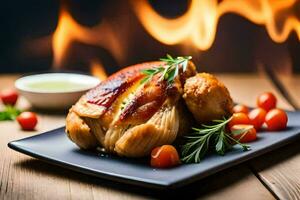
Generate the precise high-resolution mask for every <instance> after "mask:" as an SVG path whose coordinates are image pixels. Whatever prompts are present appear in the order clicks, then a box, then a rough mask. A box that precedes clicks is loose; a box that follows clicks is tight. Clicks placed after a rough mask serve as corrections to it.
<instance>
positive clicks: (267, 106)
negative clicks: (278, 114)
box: [256, 92, 277, 112]
mask: <svg viewBox="0 0 300 200" xmlns="http://www.w3.org/2000/svg"><path fill="white" fill-rule="evenodd" d="M256 103H257V106H258V107H260V108H263V109H264V110H265V111H267V112H268V111H269V110H271V109H273V108H275V107H276V103H277V99H276V97H275V96H274V94H272V93H271V92H265V93H263V94H261V95H259V96H258V97H257V102H256Z"/></svg>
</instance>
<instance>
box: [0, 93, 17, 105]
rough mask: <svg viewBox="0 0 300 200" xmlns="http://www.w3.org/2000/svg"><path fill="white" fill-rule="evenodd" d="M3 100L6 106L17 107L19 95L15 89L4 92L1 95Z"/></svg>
mask: <svg viewBox="0 0 300 200" xmlns="http://www.w3.org/2000/svg"><path fill="white" fill-rule="evenodd" d="M0 97H1V100H2V102H3V104H5V105H12V106H13V105H15V104H16V102H17V100H18V97H19V95H18V93H17V92H16V91H15V90H13V89H7V90H3V91H1V93H0Z"/></svg>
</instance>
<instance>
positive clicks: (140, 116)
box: [66, 62, 196, 157]
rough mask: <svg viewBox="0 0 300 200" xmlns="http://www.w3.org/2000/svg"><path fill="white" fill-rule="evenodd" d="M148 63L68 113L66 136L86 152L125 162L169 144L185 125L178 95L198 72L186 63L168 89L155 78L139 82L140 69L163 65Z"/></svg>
mask: <svg viewBox="0 0 300 200" xmlns="http://www.w3.org/2000/svg"><path fill="white" fill-rule="evenodd" d="M164 64H165V63H164V62H149V63H142V64H138V65H134V66H131V67H127V68H124V69H123V70H121V71H119V72H117V73H115V74H113V75H112V76H110V77H109V78H108V79H107V80H105V81H103V82H102V83H100V85H99V86H97V87H96V88H94V89H92V90H91V91H89V92H88V93H87V94H85V95H84V96H83V97H82V98H81V99H80V100H79V101H78V102H77V103H76V104H75V105H74V106H73V107H72V108H71V109H70V111H69V114H68V116H67V121H66V123H67V124H66V132H67V134H68V136H69V138H70V139H71V140H72V141H73V142H74V143H76V144H77V145H78V146H79V147H81V148H84V149H89V148H95V145H99V146H102V147H104V148H105V150H106V151H107V152H111V153H116V154H118V155H121V156H126V157H141V156H145V155H148V154H149V153H150V152H151V150H152V149H153V148H154V147H157V146H160V145H163V144H171V143H172V142H173V141H174V140H175V139H176V137H177V136H178V135H179V134H180V133H179V130H180V131H184V129H185V128H186V127H188V126H186V124H187V123H188V122H185V120H186V119H188V117H185V116H184V115H186V112H183V111H182V105H181V104H182V103H183V102H182V101H181V96H182V94H183V84H184V82H185V80H186V79H187V78H188V77H190V76H192V75H194V74H195V73H196V70H195V66H194V64H193V63H192V62H189V64H188V67H187V70H186V71H185V72H180V74H179V76H178V77H177V78H176V79H175V80H174V82H173V83H172V84H168V83H167V82H166V81H164V80H161V79H160V76H159V74H157V75H156V76H154V77H153V78H152V79H151V80H150V81H149V82H147V83H141V80H142V79H143V78H144V76H145V75H144V74H142V73H141V70H142V69H149V68H155V67H161V66H164ZM93 140H96V141H95V142H92V141H93Z"/></svg>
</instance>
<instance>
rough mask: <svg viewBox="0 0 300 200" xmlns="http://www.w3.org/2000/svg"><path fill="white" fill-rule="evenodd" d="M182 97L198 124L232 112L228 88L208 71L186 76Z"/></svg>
mask: <svg viewBox="0 0 300 200" xmlns="http://www.w3.org/2000/svg"><path fill="white" fill-rule="evenodd" d="M183 98H184V100H185V103H186V105H187V107H188V109H189V111H190V112H191V113H192V114H193V116H194V118H195V119H196V121H197V122H198V123H199V124H201V123H206V122H210V121H212V120H215V119H221V118H222V117H227V116H230V115H231V112H232V107H233V101H232V99H231V97H230V94H229V91H228V89H227V88H226V87H225V85H224V84H223V83H222V82H220V81H219V80H218V79H217V78H216V77H215V76H213V75H211V74H208V73H198V74H197V75H195V76H193V77H190V78H188V79H187V80H186V82H185V85H184V94H183Z"/></svg>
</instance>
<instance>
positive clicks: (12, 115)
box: [0, 106, 21, 121]
mask: <svg viewBox="0 0 300 200" xmlns="http://www.w3.org/2000/svg"><path fill="white" fill-rule="evenodd" d="M20 113H21V111H20V110H19V109H17V108H15V107H13V106H5V107H4V110H3V111H1V112H0V121H6V120H15V119H16V117H17V116H18V115H19V114H20Z"/></svg>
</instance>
